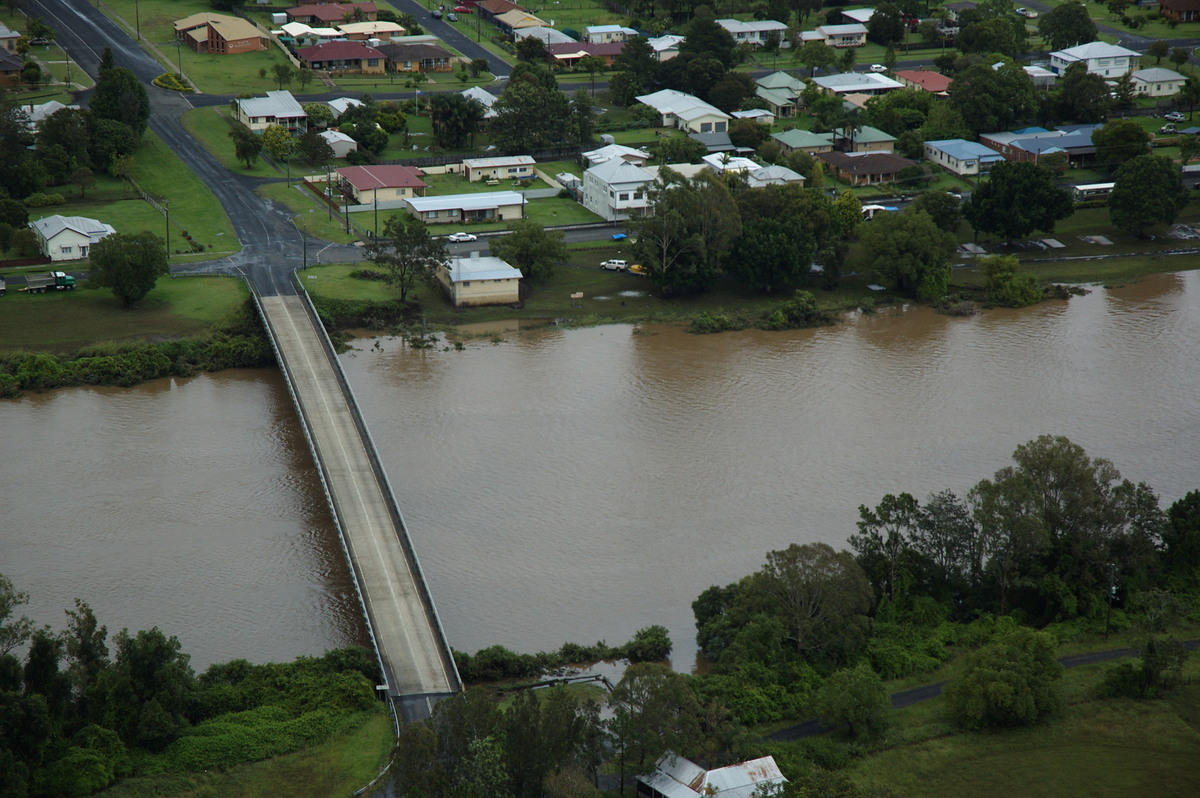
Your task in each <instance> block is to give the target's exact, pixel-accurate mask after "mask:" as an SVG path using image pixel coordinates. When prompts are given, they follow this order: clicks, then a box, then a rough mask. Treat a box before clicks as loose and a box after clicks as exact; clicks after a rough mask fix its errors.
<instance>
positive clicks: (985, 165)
mask: <svg viewBox="0 0 1200 798" xmlns="http://www.w3.org/2000/svg"><path fill="white" fill-rule="evenodd" d="M925 160H927V161H929V162H930V163H933V164H937V165H938V166H940V167H942V168H943V169H945V170H946V171H948V172H953V173H954V174H956V175H980V174H987V172H989V171H990V170H991V168H992V164H995V163H999V162H1000V161H1003V160H1004V156H1003V155H1001V154H1000V153H998V152H996V151H995V150H993V149H992V148H991V147H985V146H983V145H982V144H977V143H976V142H974V141H967V140H966V139H942V140H941V141H927V142H925Z"/></svg>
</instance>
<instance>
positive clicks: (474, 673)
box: [454, 626, 671, 684]
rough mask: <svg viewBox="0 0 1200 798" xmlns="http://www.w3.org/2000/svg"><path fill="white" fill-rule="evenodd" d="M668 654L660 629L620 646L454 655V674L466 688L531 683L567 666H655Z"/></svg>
mask: <svg viewBox="0 0 1200 798" xmlns="http://www.w3.org/2000/svg"><path fill="white" fill-rule="evenodd" d="M670 653H671V638H670V636H669V635H668V634H667V630H666V628H665V627H662V626H647V627H646V628H645V629H640V630H638V632H637V633H636V634H635V635H634V636H633V639H632V640H630V641H629V642H628V643H626V644H625V645H623V646H610V645H608V644H606V643H605V642H604V641H600V642H599V643H596V644H595V645H593V646H583V645H579V644H577V643H564V644H563V646H562V648H560V649H559V650H558V651H540V652H538V653H537V654H519V653H517V652H515V651H509V650H508V649H507V648H505V647H504V646H490V647H488V648H485V649H481V650H479V651H477V652H475V653H474V654H467V653H465V652H462V651H455V652H454V663H455V665H457V666H458V673H459V675H460V676H461V677H462V680H463V681H464V682H467V683H468V684H473V683H478V682H491V681H497V680H499V679H531V678H534V677H536V676H541V675H543V674H547V673H551V672H553V671H556V670H560V669H562V668H565V667H567V666H569V665H581V664H588V663H593V662H600V661H601V660H614V659H624V660H629V661H630V662H656V661H658V660H663V659H666V658H667V657H668V656H669V655H670Z"/></svg>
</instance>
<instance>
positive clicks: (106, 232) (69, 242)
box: [29, 215, 117, 261]
mask: <svg viewBox="0 0 1200 798" xmlns="http://www.w3.org/2000/svg"><path fill="white" fill-rule="evenodd" d="M29 226H30V227H31V228H33V232H34V233H36V234H37V238H38V245H39V247H41V250H42V254H43V255H45V256H46V257H47V258H49V259H50V260H52V261H59V260H83V259H85V258H87V256H88V250H89V249H90V248H91V246H92V244H95V243H96V242H97V241H99V240H100V239H102V238H104V237H105V236H110V235H112V234H113V233H115V232H117V231H116V230H114V229H113V228H112V225H109V224H105V223H104V222H100V221H97V220H95V219H89V218H87V217H86V216H57V215H56V216H47V217H46V218H45V219H38V220H37V221H35V222H30V223H29Z"/></svg>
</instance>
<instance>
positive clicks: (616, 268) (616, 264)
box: [600, 259, 629, 272]
mask: <svg viewBox="0 0 1200 798" xmlns="http://www.w3.org/2000/svg"><path fill="white" fill-rule="evenodd" d="M600 268H601V269H607V270H608V271H610V272H623V271H625V270H626V269H628V268H629V264H628V263H627V262H625V261H623V260H616V259H613V260H606V261H604V263H601V264H600Z"/></svg>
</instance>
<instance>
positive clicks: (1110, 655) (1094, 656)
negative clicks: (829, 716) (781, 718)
mask: <svg viewBox="0 0 1200 798" xmlns="http://www.w3.org/2000/svg"><path fill="white" fill-rule="evenodd" d="M1183 647H1184V648H1185V649H1187V650H1188V651H1195V650H1196V649H1200V640H1185V641H1184V642H1183ZM1136 656H1138V652H1137V651H1135V650H1134V649H1132V648H1116V649H1112V650H1110V651H1093V652H1091V653H1089V654H1075V655H1074V656H1070V657H1061V658H1059V660H1058V661H1059V663H1060V664H1061V665H1062V666H1063V667H1064V668H1077V667H1079V666H1080V665H1094V664H1096V663H1098V662H1108V661H1109V660H1114V659H1124V658H1125V657H1136ZM946 684H947V683H946V682H936V683H934V684H926V685H922V686H921V687H914V688H913V689H911V690H904V691H903V692H899V693H892V698H891V701H892V709H903V708H904V707H908V706H912V705H913V704H916V703H919V702H921V701H928V700H929V699H931V698H937V697H938V696H940V695H941V694H942V688H943V687H945V686H946ZM833 730H834V727H832V726H825V725H823V724H822V723H821V722H820V721H817V720H809V721H805V722H804V723H798V724H796V725H795V726H789V727H787V728H786V729H780V730H779V731H777V732H775V733H774V734H770V735H767V738H766V739H768V740H778V741H786V740H799V739H800V738H802V737H815V736H817V735H820V734H828V733H829V732H831V731H833Z"/></svg>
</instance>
